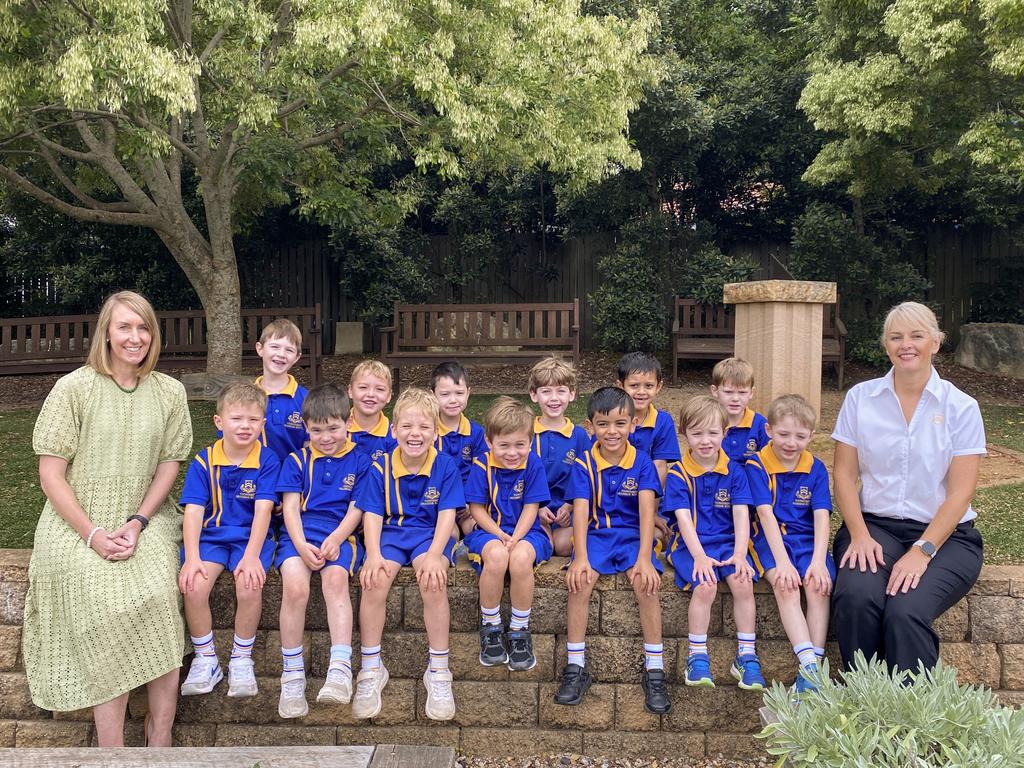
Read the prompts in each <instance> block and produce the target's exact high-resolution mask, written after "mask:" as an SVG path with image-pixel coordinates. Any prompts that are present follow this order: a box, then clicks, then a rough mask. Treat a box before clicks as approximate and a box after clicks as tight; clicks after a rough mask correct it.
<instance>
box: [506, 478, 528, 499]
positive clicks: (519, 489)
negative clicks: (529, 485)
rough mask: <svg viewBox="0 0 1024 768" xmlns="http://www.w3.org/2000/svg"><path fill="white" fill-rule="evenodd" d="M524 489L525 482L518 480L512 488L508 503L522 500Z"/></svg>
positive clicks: (521, 479)
mask: <svg viewBox="0 0 1024 768" xmlns="http://www.w3.org/2000/svg"><path fill="white" fill-rule="evenodd" d="M525 488H526V480H524V479H523V478H521V477H520V478H519V479H518V480H517V481H516V484H515V485H513V486H512V493H511V494H509V497H508V499H509V501H518V500H519V499H521V498H523V490H525Z"/></svg>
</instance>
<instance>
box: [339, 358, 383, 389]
mask: <svg viewBox="0 0 1024 768" xmlns="http://www.w3.org/2000/svg"><path fill="white" fill-rule="evenodd" d="M363 376H376V377H377V378H378V379H381V380H382V381H384V382H386V383H387V385H388V389H391V388H392V387H393V386H394V381H393V380H392V378H391V369H390V368H388V367H387V366H386V365H384V363H382V362H381V361H380V360H362V361H360V362H359V363H357V364H356V367H355V368H353V369H352V375H351V376H350V377H349V379H348V385H349V386H350V387H351V386H352V385H353V384H355V383H356V379H359V378H362V377H363Z"/></svg>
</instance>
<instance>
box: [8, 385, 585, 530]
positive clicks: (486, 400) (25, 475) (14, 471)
mask: <svg viewBox="0 0 1024 768" xmlns="http://www.w3.org/2000/svg"><path fill="white" fill-rule="evenodd" d="M496 397H497V395H473V396H471V397H470V399H469V406H468V407H467V408H466V415H467V416H468V417H469V418H471V419H473V420H474V421H480V420H481V419H482V418H483V415H484V412H485V411H486V410H487V409H488V407H490V405H491V403H492V402H494V400H495V398H496ZM518 399H520V400H523V401H524V402H526V403H527V404H529V405H532V403H530V398H529V397H528V396H527V395H521V396H518ZM585 403H586V397H583V396H581V397H578V398H577V399H576V401H575V402H574V403H572V404H571V405H570V407H569V411H568V414H569V418H570V419H572V420H573V422H575V423H577V424H579V423H582V421H583V419H584V418H585V417H586V413H585ZM189 410H190V412H191V414H192V434H193V441H192V453H193V454H195V453H196V452H197V451H198V450H200V449H201V448H203V447H205V446H207V445H209V444H210V443H212V442H213V440H214V436H215V433H216V429H215V428H214V426H213V412H214V404H213V403H208V402H192V403H189ZM386 412H387V413H388V415H389V416H390V414H391V407H390V406H389V407H388V408H387V409H386ZM38 413H39V412H38V410H35V409H27V410H19V411H7V412H0V444H2V445H5V446H6V449H5V450H4V451H3V452H2V453H0V499H3V504H0V549H25V548H27V547H31V546H32V536H33V534H34V532H35V529H36V522H37V521H38V520H39V514H40V512H42V509H43V502H44V498H43V492H42V490H41V489H40V487H39V462H38V459H37V458H36V456H35V454H34V453H32V427H33V425H34V424H35V420H36V416H37V415H38ZM186 466H187V465H183V466H182V469H181V473H180V474H179V476H178V482H177V483H176V484H175V486H174V490H173V491H172V492H171V498H174V499H176V498H177V497H178V492H179V491H180V490H181V483H182V481H183V480H184V477H185V468H186Z"/></svg>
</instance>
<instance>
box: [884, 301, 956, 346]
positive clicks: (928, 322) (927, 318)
mask: <svg viewBox="0 0 1024 768" xmlns="http://www.w3.org/2000/svg"><path fill="white" fill-rule="evenodd" d="M898 322H904V323H907V324H909V325H910V326H911V327H912V328H919V329H921V330H924V331H928V333H930V334H931V335H932V338H933V339H935V340H936V341H938V342H939V344H941V343H942V342H943V341H944V340H945V338H946V334H945V333H943V332H942V330H940V329H939V321H938V319H937V318H936V317H935V313H934V312H932V310H931V308H930V307H927V306H925V305H924V304H921V303H920V302H917V301H904V302H903V303H902V304H897V305H896V306H895V307H893V308H892V309H890V310H889V314H887V315H886V316H885V325H883V326H882V339H881V341H882V349H885V339H886V337H887V336H888V335H889V331H891V330H892V327H893V325H895V324H896V323H898Z"/></svg>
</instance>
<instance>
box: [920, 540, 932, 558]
mask: <svg viewBox="0 0 1024 768" xmlns="http://www.w3.org/2000/svg"><path fill="white" fill-rule="evenodd" d="M917 546H919V547H920V548H921V550H922V551H923V552H924V553H925V554H926V555H928V557H935V545H934V544H932V543H931V542H930V541H924V540H921V541H919V542H917Z"/></svg>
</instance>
